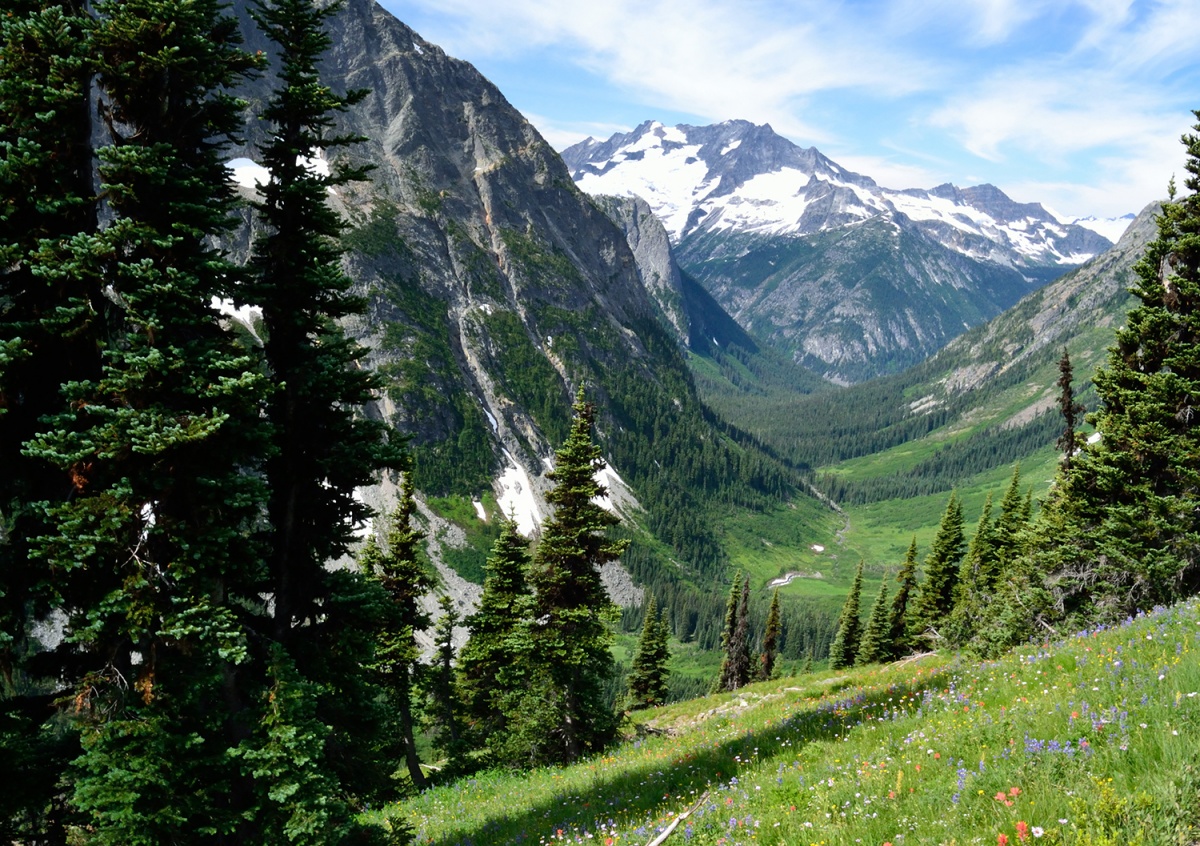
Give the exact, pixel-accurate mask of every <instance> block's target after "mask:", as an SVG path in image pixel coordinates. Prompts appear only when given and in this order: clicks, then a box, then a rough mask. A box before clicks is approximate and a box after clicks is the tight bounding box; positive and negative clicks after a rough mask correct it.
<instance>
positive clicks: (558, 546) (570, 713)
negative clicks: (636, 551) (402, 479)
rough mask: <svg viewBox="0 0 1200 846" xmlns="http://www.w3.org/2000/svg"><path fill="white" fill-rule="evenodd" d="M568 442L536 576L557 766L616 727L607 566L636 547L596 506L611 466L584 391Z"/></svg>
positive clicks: (555, 477)
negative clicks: (614, 534) (619, 536)
mask: <svg viewBox="0 0 1200 846" xmlns="http://www.w3.org/2000/svg"><path fill="white" fill-rule="evenodd" d="M573 409H574V417H573V419H572V422H571V430H570V433H569V434H568V436H567V440H566V443H564V444H563V446H562V448H560V449H559V450H558V451H557V452H556V453H555V467H554V470H553V471H552V472H550V473H548V474H547V477H548V478H550V479H551V480H552V481H554V483H555V485H554V487H553V488H552V489H551V490H550V492H549V493H547V495H546V500H547V502H549V503H550V504H552V505H554V506H555V510H554V514H553V516H551V517H550V519H548V520H547V521H546V522H545V523H544V524H543V527H542V538H541V542H540V543H539V544H538V548H537V553H536V554H535V556H534V561H533V567H532V568H531V570H530V578H529V581H530V584H531V585H532V586H533V588H534V613H533V623H532V626H531V629H530V635H531V641H532V645H533V654H534V655H535V656H536V659H537V661H538V662H540V663H541V666H542V668H543V669H544V671H545V672H544V679H543V683H547V682H548V683H549V684H550V686H551V690H548V691H543V692H544V693H545V694H546V698H545V701H547V702H548V703H549V704H550V707H551V708H552V709H553V710H554V712H555V713H556V714H557V717H556V718H555V720H554V721H555V723H556V727H555V730H554V732H553V735H554V741H555V743H556V748H553V751H552V752H551V751H550V749H551V748H552V747H548V748H547V752H548V753H549V754H550V755H551V759H552V760H556V761H573V760H575V759H577V758H579V756H580V755H583V754H584V753H585V752H587V751H590V750H594V749H598V748H600V747H602V746H603V745H604V744H605V743H607V742H608V741H609V740H610V739H611V738H612V736H613V732H614V731H615V728H616V722H615V716H614V714H613V713H612V709H611V708H609V707H607V705H606V704H605V703H604V687H605V683H606V681H607V679H608V678H609V677H610V676H611V675H612V673H613V663H612V654H611V652H610V649H609V647H610V646H611V643H612V638H613V635H612V631H611V630H610V628H609V625H610V623H611V622H614V621H615V619H616V613H617V612H616V606H614V605H613V603H612V601H611V600H610V599H609V598H608V594H607V593H606V592H605V590H604V585H603V584H602V583H601V581H600V567H601V566H602V565H604V564H606V563H607V562H609V561H615V560H616V559H617V558H619V557H620V555H621V553H622V552H624V551H625V548H626V547H627V546H628V544H629V542H628V541H625V540H621V541H614V540H609V539H608V538H607V537H605V535H604V532H605V530H606V529H608V528H610V527H612V526H615V525H617V524H618V523H619V522H620V521H619V520H618V518H617V517H615V516H614V515H612V514H610V513H609V512H607V511H605V510H604V509H603V508H601V507H600V506H599V505H597V504H596V502H595V500H596V499H597V498H598V497H601V496H604V495H605V494H606V493H607V489H606V488H605V487H604V486H603V485H601V484H600V483H599V482H597V481H596V474H598V473H599V472H600V471H602V470H603V469H604V468H605V466H606V464H605V462H604V459H603V457H602V456H601V452H600V447H598V446H597V445H596V444H594V443H593V442H592V419H593V416H594V414H595V408H594V407H593V406H592V404H591V403H589V402H587V401H586V399H585V396H584V392H583V388H582V387H581V388H580V389H579V392H578V393H577V395H576V398H575V404H574V406H573Z"/></svg>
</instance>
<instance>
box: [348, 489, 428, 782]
mask: <svg viewBox="0 0 1200 846" xmlns="http://www.w3.org/2000/svg"><path fill="white" fill-rule="evenodd" d="M415 515H416V503H415V501H414V499H413V483H412V474H411V473H406V474H405V475H404V479H403V481H402V482H401V485H400V499H399V501H398V502H397V503H396V508H395V511H394V512H393V513H392V516H391V520H390V521H389V524H388V531H387V544H386V547H385V548H384V549H380V548H379V546H378V544H377V543H376V542H375V539H374V537H371V538H369V539H368V541H367V544H366V546H365V547H364V549H363V550H362V552H361V553H360V555H359V563H360V566H361V567H362V568H363V569H364V570H365V571H366V572H367V573H368V574H374V575H375V577H376V578H377V579H378V580H379V583H380V584H381V585H382V586H383V589H384V590H385V591H386V592H387V595H388V599H389V602H390V613H389V615H388V618H387V626H386V628H385V629H384V631H382V632H381V633H380V635H379V643H378V646H377V648H376V671H377V672H378V674H379V678H380V681H381V684H382V685H383V687H384V688H385V690H386V691H387V698H388V703H389V705H390V706H391V707H392V708H393V709H394V713H395V715H396V720H397V726H396V731H397V733H398V736H399V739H400V743H401V747H402V748H401V751H402V752H403V755H404V763H405V766H406V767H407V768H408V775H409V778H410V779H411V780H412V783H413V787H415V788H416V789H418V790H420V789H422V788H423V787H424V786H425V775H424V773H423V772H422V770H421V760H420V758H419V756H418V754H417V744H416V739H415V735H414V725H415V721H414V717H413V694H414V689H415V686H416V679H415V676H416V674H417V672H418V671H419V664H418V662H417V658H418V655H419V650H418V648H417V640H416V633H417V632H418V631H421V630H423V629H425V628H427V627H428V626H429V622H430V621H429V617H428V615H426V614H425V612H424V611H422V610H421V606H420V599H421V597H422V596H424V595H425V594H426V593H428V592H429V590H430V588H432V587H433V580H432V579H431V578H430V576H429V574H428V573H427V572H426V571H425V568H424V566H423V565H422V564H421V561H420V556H419V548H420V543H421V540H422V539H423V538H424V536H425V535H424V532H422V531H421V530H420V529H418V528H417V527H416V526H414V525H413V520H414V517H415Z"/></svg>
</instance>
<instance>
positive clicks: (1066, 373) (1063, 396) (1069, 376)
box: [1058, 347, 1084, 473]
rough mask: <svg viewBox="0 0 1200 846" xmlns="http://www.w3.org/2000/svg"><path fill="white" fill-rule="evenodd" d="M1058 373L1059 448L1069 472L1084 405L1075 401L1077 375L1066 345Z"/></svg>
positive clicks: (1064, 468)
mask: <svg viewBox="0 0 1200 846" xmlns="http://www.w3.org/2000/svg"><path fill="white" fill-rule="evenodd" d="M1058 373H1059V376H1058V391H1059V393H1058V410H1059V412H1060V413H1061V414H1062V418H1063V433H1062V436H1061V437H1059V439H1058V448H1059V449H1060V450H1062V453H1063V460H1062V466H1063V472H1064V473H1069V472H1071V458H1072V456H1074V455H1075V452H1076V450H1078V449H1079V435H1078V434H1077V433H1076V429H1077V428H1078V426H1079V422H1080V415H1081V414H1083V410H1084V406H1083V404H1082V403H1078V402H1076V401H1075V390H1074V387H1073V386H1072V382H1073V381H1074V379H1075V375H1074V371H1073V369H1072V367H1071V356H1070V354H1069V353H1068V352H1067V348H1066V347H1063V353H1062V358H1060V359H1059V360H1058Z"/></svg>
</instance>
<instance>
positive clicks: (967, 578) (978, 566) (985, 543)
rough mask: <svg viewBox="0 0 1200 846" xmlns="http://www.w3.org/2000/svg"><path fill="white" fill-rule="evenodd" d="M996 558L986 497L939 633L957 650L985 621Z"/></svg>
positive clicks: (997, 565) (993, 529)
mask: <svg viewBox="0 0 1200 846" xmlns="http://www.w3.org/2000/svg"><path fill="white" fill-rule="evenodd" d="M999 556H1000V550H999V545H998V543H997V536H996V523H995V521H994V520H993V519H992V495H991V493H989V494H988V495H987V499H986V500H985V501H984V503H983V510H982V511H981V512H980V514H979V522H978V523H977V524H976V525H975V534H974V536H973V537H972V538H971V543H970V546H968V547H967V554H966V555H965V556H964V557H963V560H962V563H961V564H960V565H959V568H958V581H957V583H956V584H955V586H954V608H953V610H952V611H951V612H950V617H949V618H948V620H947V621H946V622H945V624H944V625H943V631H942V632H941V633H942V635H943V636H944V637H945V638H946V639H947V640H949V641H950V642H951V643H953V644H954V645H956V646H962V645H964V644H966V643H967V642H968V641H970V640H971V638H972V637H974V636H975V632H976V631H977V629H978V626H979V625H980V624H981V622H982V621H983V619H984V615H985V613H986V607H987V605H988V603H989V601H990V594H991V590H992V585H993V582H994V581H995V577H996V575H997V573H998V572H999V569H1000V564H999Z"/></svg>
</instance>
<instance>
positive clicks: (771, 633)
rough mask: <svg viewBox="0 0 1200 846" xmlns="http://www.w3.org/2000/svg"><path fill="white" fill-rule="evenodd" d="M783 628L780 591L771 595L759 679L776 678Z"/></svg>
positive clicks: (777, 590) (764, 631) (759, 665)
mask: <svg viewBox="0 0 1200 846" xmlns="http://www.w3.org/2000/svg"><path fill="white" fill-rule="evenodd" d="M781 633H782V626H781V623H780V618H779V589H778V588H776V589H775V591H774V593H772V594H771V607H770V609H769V610H768V611H767V625H766V628H765V629H764V630H763V642H762V654H761V655H760V656H759V660H758V678H759V679H760V680H762V681H768V680H770V679H773V678H775V676H776V673H777V671H776V666H775V662H776V660H777V659H778V657H779V636H780V634H781Z"/></svg>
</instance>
